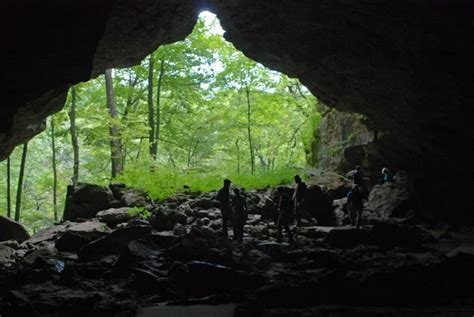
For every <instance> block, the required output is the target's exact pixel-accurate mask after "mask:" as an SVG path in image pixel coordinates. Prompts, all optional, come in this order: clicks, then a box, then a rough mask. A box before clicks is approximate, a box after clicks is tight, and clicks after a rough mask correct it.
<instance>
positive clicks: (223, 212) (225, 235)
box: [222, 210, 229, 238]
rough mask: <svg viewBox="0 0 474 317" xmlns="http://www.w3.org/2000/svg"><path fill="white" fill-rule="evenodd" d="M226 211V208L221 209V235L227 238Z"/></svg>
mask: <svg viewBox="0 0 474 317" xmlns="http://www.w3.org/2000/svg"><path fill="white" fill-rule="evenodd" d="M227 217H228V213H227V211H226V210H222V235H223V236H224V238H227V237H228V235H229V233H228V232H227V229H228V228H227V223H228V221H229V220H228V218H227Z"/></svg>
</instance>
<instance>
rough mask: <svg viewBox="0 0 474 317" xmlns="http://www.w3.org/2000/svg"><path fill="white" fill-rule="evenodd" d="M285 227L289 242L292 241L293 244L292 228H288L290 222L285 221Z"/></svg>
mask: <svg viewBox="0 0 474 317" xmlns="http://www.w3.org/2000/svg"><path fill="white" fill-rule="evenodd" d="M283 226H284V227H285V231H286V234H287V235H288V241H290V243H293V242H294V240H293V234H292V233H291V230H290V226H288V221H285V223H284V225H283Z"/></svg>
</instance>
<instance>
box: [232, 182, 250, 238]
mask: <svg viewBox="0 0 474 317" xmlns="http://www.w3.org/2000/svg"><path fill="white" fill-rule="evenodd" d="M232 208H233V209H234V221H233V223H232V225H233V229H234V240H236V241H238V242H242V241H243V239H244V226H245V222H246V221H247V203H246V202H245V198H244V197H243V196H241V195H240V190H239V189H238V188H234V197H233V198H232Z"/></svg>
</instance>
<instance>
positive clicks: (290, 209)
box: [216, 166, 392, 243]
mask: <svg viewBox="0 0 474 317" xmlns="http://www.w3.org/2000/svg"><path fill="white" fill-rule="evenodd" d="M348 174H349V176H350V177H351V178H352V180H353V185H352V189H351V190H350V191H349V193H348V194H347V203H348V207H349V217H350V219H351V224H352V225H353V226H357V228H359V227H360V225H361V219H362V210H363V206H364V200H367V196H368V193H367V187H366V183H367V181H368V180H369V178H367V177H365V176H364V174H363V173H362V169H361V167H360V166H357V167H356V169H355V170H353V171H351V172H349V173H348ZM294 180H295V187H294V190H293V192H292V194H290V192H289V191H288V189H287V188H285V187H283V186H280V187H278V188H277V202H276V205H277V210H278V222H277V225H278V236H277V240H278V241H279V242H281V239H282V236H283V230H285V232H286V234H287V236H288V240H289V242H290V243H293V242H294V239H293V234H292V232H291V229H290V224H292V222H293V220H294V219H296V225H297V227H298V226H300V225H301V219H302V218H304V219H306V220H307V221H309V222H310V223H312V222H314V220H313V218H312V217H311V215H310V214H309V212H308V210H307V206H306V201H307V198H306V196H307V193H308V192H307V186H306V183H305V182H303V180H302V179H301V177H300V176H299V175H295V177H294ZM391 180H392V177H391V174H390V172H389V170H388V169H387V168H386V167H384V168H383V169H382V177H381V182H382V183H385V182H390V181H391ZM231 183H232V182H231V181H230V180H229V179H224V186H223V187H222V188H221V189H220V190H219V192H218V193H217V196H216V200H217V201H218V202H219V208H220V210H221V213H222V234H223V236H224V237H225V238H227V237H228V229H229V224H230V223H232V228H233V231H234V236H233V239H234V240H236V241H238V242H242V241H243V236H244V226H245V223H246V220H247V214H248V210H247V203H246V200H245V196H244V193H243V190H240V189H238V188H234V189H233V195H232V196H231V194H230V185H231ZM290 196H291V197H290Z"/></svg>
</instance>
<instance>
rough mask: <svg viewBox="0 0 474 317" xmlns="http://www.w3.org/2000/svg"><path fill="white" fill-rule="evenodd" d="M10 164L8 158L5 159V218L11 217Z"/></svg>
mask: <svg viewBox="0 0 474 317" xmlns="http://www.w3.org/2000/svg"><path fill="white" fill-rule="evenodd" d="M10 165H11V162H10V156H8V158H7V217H8V218H11V217H12V201H11V166H10Z"/></svg>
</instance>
